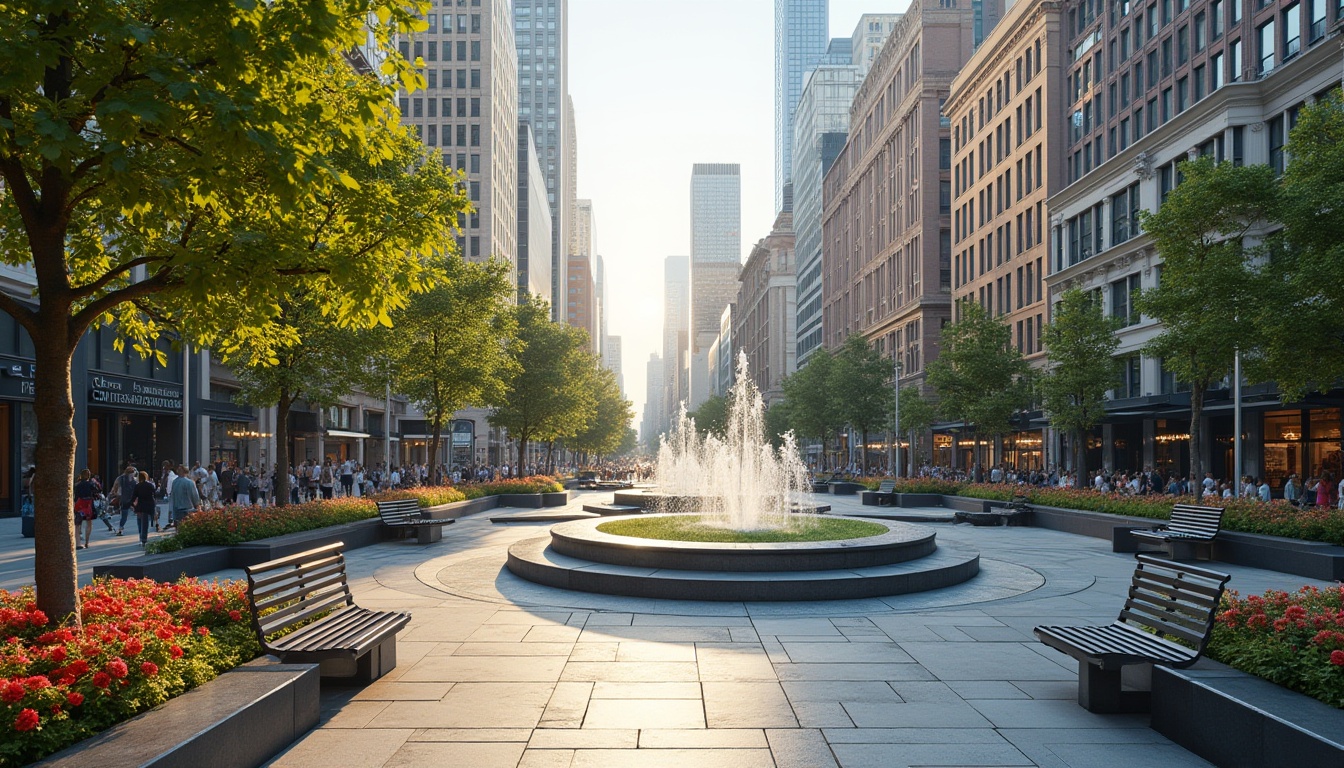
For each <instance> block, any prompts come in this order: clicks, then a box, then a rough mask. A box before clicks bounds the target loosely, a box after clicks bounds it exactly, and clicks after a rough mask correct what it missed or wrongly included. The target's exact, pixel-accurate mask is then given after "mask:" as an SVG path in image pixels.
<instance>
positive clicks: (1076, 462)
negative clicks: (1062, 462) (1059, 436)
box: [1073, 429, 1087, 488]
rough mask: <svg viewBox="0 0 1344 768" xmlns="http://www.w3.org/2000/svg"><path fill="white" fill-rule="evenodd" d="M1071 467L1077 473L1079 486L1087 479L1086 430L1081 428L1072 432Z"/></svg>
mask: <svg viewBox="0 0 1344 768" xmlns="http://www.w3.org/2000/svg"><path fill="white" fill-rule="evenodd" d="M1073 469H1074V471H1075V472H1077V473H1078V486H1079V487H1080V488H1081V487H1082V485H1083V483H1084V482H1085V481H1086V480H1087V432H1086V431H1084V430H1082V429H1076V430H1074V432H1073Z"/></svg>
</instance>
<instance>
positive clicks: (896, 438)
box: [891, 358, 914, 477]
mask: <svg viewBox="0 0 1344 768" xmlns="http://www.w3.org/2000/svg"><path fill="white" fill-rule="evenodd" d="M892 368H893V375H892V377H891V380H892V386H893V388H894V389H895V393H896V407H895V408H893V409H892V410H893V411H894V412H895V413H894V414H893V416H894V418H895V422H896V424H895V425H894V427H893V428H892V441H891V476H892V477H900V476H901V361H900V360H896V359H895V358H893V359H892ZM910 448H911V449H912V450H913V449H914V446H913V445H911V446H910Z"/></svg>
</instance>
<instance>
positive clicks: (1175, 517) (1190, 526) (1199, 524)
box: [1129, 504, 1223, 560]
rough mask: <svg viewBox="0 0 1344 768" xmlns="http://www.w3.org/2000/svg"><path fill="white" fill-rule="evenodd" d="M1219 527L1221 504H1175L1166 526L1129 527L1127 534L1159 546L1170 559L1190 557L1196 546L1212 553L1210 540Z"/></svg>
mask: <svg viewBox="0 0 1344 768" xmlns="http://www.w3.org/2000/svg"><path fill="white" fill-rule="evenodd" d="M1222 527H1223V508H1222V507H1203V506H1199V505H1196V504H1177V505H1176V506H1174V507H1172V508H1171V521H1170V522H1168V523H1167V524H1166V525H1161V526H1157V527H1155V528H1153V529H1151V530H1142V529H1138V530H1132V531H1130V532H1129V534H1130V535H1131V536H1133V537H1134V538H1136V539H1138V540H1139V541H1140V542H1154V543H1157V544H1160V545H1162V547H1163V548H1164V549H1165V550H1166V552H1167V555H1168V556H1170V557H1171V559H1173V560H1190V559H1194V558H1195V557H1196V550H1197V549H1204V550H1206V553H1207V554H1209V555H1211V554H1212V549H1213V539H1214V537H1215V536H1217V535H1218V531H1219V530H1221V529H1222ZM1204 559H1206V560H1207V559H1210V558H1209V557H1205V558H1204Z"/></svg>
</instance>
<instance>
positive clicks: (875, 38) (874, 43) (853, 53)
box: [846, 13, 903, 76]
mask: <svg viewBox="0 0 1344 768" xmlns="http://www.w3.org/2000/svg"><path fill="white" fill-rule="evenodd" d="M902 15H903V14H900V13H865V14H863V15H862V16H860V17H859V23H858V24H856V25H855V26H854V35H853V36H852V37H851V38H850V39H849V40H850V45H851V46H852V47H851V48H850V54H849V61H848V62H846V63H847V64H853V65H854V66H856V67H858V68H859V75H860V76H862V75H866V74H868V68H869V67H871V66H873V59H876V58H877V54H878V52H879V51H881V50H882V44H883V43H885V42H887V38H888V37H890V36H891V31H892V30H893V29H895V28H896V22H898V21H900V20H901V16H902Z"/></svg>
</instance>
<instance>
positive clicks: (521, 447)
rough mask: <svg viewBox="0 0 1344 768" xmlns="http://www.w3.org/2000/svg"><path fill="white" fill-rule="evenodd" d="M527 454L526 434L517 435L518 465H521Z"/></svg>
mask: <svg viewBox="0 0 1344 768" xmlns="http://www.w3.org/2000/svg"><path fill="white" fill-rule="evenodd" d="M526 456H527V435H519V436H518V466H519V467H522V466H523V459H524V458H525V457H526Z"/></svg>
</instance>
